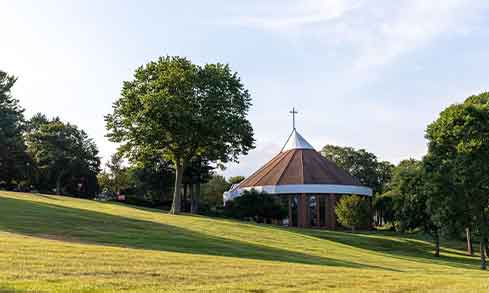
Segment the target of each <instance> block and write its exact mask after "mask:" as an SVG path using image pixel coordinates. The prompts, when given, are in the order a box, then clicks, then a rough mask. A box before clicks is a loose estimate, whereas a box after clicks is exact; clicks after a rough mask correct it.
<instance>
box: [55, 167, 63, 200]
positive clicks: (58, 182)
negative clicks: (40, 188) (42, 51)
mask: <svg viewBox="0 0 489 293" xmlns="http://www.w3.org/2000/svg"><path fill="white" fill-rule="evenodd" d="M61 179H63V173H62V172H61V173H60V174H59V175H58V178H56V194H57V195H60V194H61Z"/></svg>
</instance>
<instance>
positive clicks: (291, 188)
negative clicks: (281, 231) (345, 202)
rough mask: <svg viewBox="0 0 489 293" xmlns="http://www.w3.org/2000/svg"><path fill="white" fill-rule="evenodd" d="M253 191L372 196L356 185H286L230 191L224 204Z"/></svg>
mask: <svg viewBox="0 0 489 293" xmlns="http://www.w3.org/2000/svg"><path fill="white" fill-rule="evenodd" d="M251 189H255V190H257V191H259V192H262V191H264V192H266V193H270V194H303V193H307V194H324V193H326V194H357V195H365V196H372V188H369V187H365V186H358V185H339V184H288V185H265V186H252V187H243V188H236V189H231V190H230V191H227V192H224V202H226V201H228V200H232V199H234V198H236V197H238V196H240V195H241V193H242V192H243V191H245V190H251Z"/></svg>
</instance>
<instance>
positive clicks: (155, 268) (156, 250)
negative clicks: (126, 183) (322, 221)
mask: <svg viewBox="0 0 489 293" xmlns="http://www.w3.org/2000/svg"><path fill="white" fill-rule="evenodd" d="M444 244H447V243H444ZM449 247H450V248H444V249H443V250H442V257H440V258H435V257H433V256H432V250H433V247H432V245H431V244H430V243H429V242H428V241H425V240H423V239H421V238H416V237H407V236H399V235H396V234H393V233H389V232H371V233H361V234H351V233H346V232H335V231H324V230H309V229H303V230H301V229H293V228H290V229H289V228H280V227H275V226H269V225H255V224H250V223H243V222H237V221H232V220H222V219H213V218H207V217H201V216H191V215H179V216H174V215H168V214H166V213H163V212H160V211H157V210H151V209H143V208H134V207H130V206H125V205H120V204H115V203H100V202H95V201H89V200H81V199H73V198H68V197H58V196H51V195H49V196H48V195H34V194H22V193H11V192H1V191H0V292H2V293H3V292H177V291H178V292H180V291H193V292H201V291H208V292H211V291H212V292H215V291H218V292H230V291H248V292H276V291H286V292H305V291H315V292H322V291H328V290H329V291H332V292H350V291H355V292H371V291H379V292H419V291H434V292H464V291H465V292H489V291H488V290H489V273H488V272H483V271H480V270H479V269H478V267H479V262H478V258H477V257H468V256H466V255H465V252H464V251H463V243H459V242H451V243H449Z"/></svg>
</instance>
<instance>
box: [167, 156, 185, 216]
mask: <svg viewBox="0 0 489 293" xmlns="http://www.w3.org/2000/svg"><path fill="white" fill-rule="evenodd" d="M182 178H183V166H182V161H181V160H180V159H177V160H175V190H174V191H173V203H172V206H171V210H170V214H178V213H180V212H181V211H182V208H181V207H182V193H181V192H182Z"/></svg>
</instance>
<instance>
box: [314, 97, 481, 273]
mask: <svg viewBox="0 0 489 293" xmlns="http://www.w3.org/2000/svg"><path fill="white" fill-rule="evenodd" d="M425 137H426V139H427V141H428V152H427V154H426V155H425V156H424V157H423V158H422V159H421V160H415V159H407V160H403V161H401V162H400V163H399V164H398V165H397V166H394V165H392V164H390V163H387V162H379V161H378V160H377V158H376V156H375V155H373V154H371V153H368V152H367V151H365V150H355V149H353V148H349V147H338V146H330V145H328V146H326V147H324V149H323V150H322V154H323V155H324V156H325V157H326V158H328V159H330V160H332V161H334V162H336V163H337V164H338V165H339V166H341V167H343V168H344V169H345V170H347V171H349V172H350V173H351V174H352V175H354V176H355V177H357V178H358V179H360V181H361V182H362V183H363V184H364V185H366V186H371V187H373V190H374V199H373V207H374V224H375V225H376V226H378V227H390V228H391V229H394V230H397V231H401V232H410V231H421V232H423V233H426V234H428V235H430V236H431V237H432V238H433V240H434V243H435V252H434V253H435V255H436V256H439V255H440V246H441V244H440V241H441V239H442V238H461V237H465V239H466V241H467V253H468V254H470V255H473V254H474V249H473V238H474V236H475V237H476V238H477V239H478V241H479V248H480V249H479V254H480V259H481V268H482V269H486V257H487V255H488V250H489V249H488V231H487V229H488V224H489V222H488V218H489V214H488V213H489V93H482V94H480V95H475V96H471V97H469V98H467V99H466V100H465V101H464V102H463V103H461V104H454V105H451V106H449V107H448V108H446V109H445V110H444V111H442V112H441V113H440V115H439V117H438V119H436V120H435V121H434V122H432V123H431V124H430V125H428V127H427V129H426V135H425ZM355 200H356V201H359V200H358V199H352V200H350V201H351V202H347V201H345V202H344V203H342V205H349V206H350V207H351V208H355V207H356V206H360V205H359V204H358V203H357V202H353V201H355ZM346 210H347V209H343V210H341V211H340V213H343V214H342V217H343V218H344V219H347V222H348V221H349V222H351V223H353V221H354V215H352V213H351V212H350V213H346ZM357 212H360V211H357Z"/></svg>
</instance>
